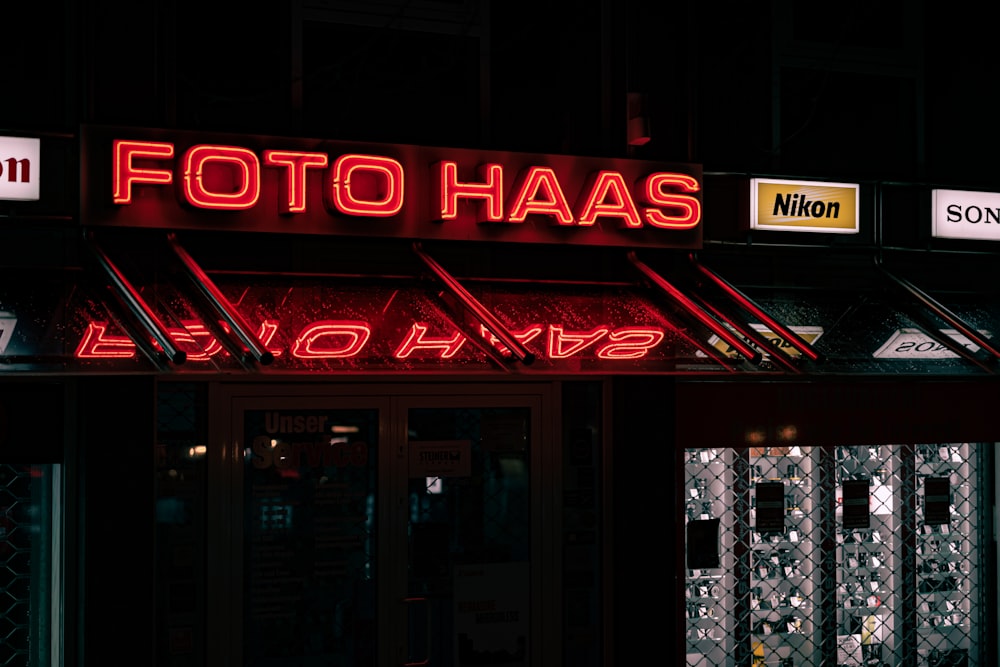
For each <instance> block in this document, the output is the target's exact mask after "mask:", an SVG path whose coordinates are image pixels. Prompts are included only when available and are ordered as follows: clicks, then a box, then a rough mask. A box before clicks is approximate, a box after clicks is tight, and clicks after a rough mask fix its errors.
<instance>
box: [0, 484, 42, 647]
mask: <svg viewBox="0 0 1000 667" xmlns="http://www.w3.org/2000/svg"><path fill="white" fill-rule="evenodd" d="M33 532H34V531H33V526H32V520H31V466H26V465H8V464H0V665H5V666H6V665H11V666H14V665H27V664H29V649H30V644H29V622H30V616H29V613H28V609H29V607H30V604H31V600H30V596H29V593H30V582H31V548H32V533H33Z"/></svg>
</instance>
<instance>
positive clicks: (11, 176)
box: [0, 137, 41, 201]
mask: <svg viewBox="0 0 1000 667" xmlns="http://www.w3.org/2000/svg"><path fill="white" fill-rule="evenodd" d="M40 166H41V140H40V139H28V138H22V137H0V199H11V200H17V201H38V198H39V195H38V192H39V189H38V182H39V167H40Z"/></svg>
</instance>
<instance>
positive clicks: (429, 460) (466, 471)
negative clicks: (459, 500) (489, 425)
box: [410, 440, 472, 477]
mask: <svg viewBox="0 0 1000 667" xmlns="http://www.w3.org/2000/svg"><path fill="white" fill-rule="evenodd" d="M470 475H472V442H471V441H469V440H433V441H431V440H428V441H426V442H420V441H417V442H411V443H410V477H469V476H470Z"/></svg>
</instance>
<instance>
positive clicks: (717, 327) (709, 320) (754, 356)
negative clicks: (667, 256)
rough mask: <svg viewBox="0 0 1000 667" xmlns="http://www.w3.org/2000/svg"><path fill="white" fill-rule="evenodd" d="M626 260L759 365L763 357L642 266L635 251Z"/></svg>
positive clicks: (652, 271)
mask: <svg viewBox="0 0 1000 667" xmlns="http://www.w3.org/2000/svg"><path fill="white" fill-rule="evenodd" d="M628 259H629V261H630V262H632V264H633V265H634V266H635V267H636V268H637V269H639V271H640V272H641V273H642V274H643V275H644V276H646V277H647V278H648V279H649V280H650V282H652V283H653V284H654V285H656V286H657V287H658V288H659V289H660V290H662V291H663V293H664V294H666V295H667V296H668V297H670V299H671V300H672V301H673V302H674V303H676V304H677V305H678V306H680V307H681V308H683V309H684V310H685V311H686V312H688V313H689V314H690V315H691V316H692V317H694V318H695V319H696V320H698V322H700V323H701V324H702V325H704V326H705V327H707V328H708V329H709V330H711V331H712V333H714V334H715V335H716V336H718V337H719V338H721V339H722V340H724V341H725V342H726V343H728V344H729V346H730V347H732V348H733V349H734V350H736V351H737V352H739V353H740V354H741V355H743V356H744V357H746V358H747V359H749V360H750V361H752V362H753V363H754V364H759V363H760V361H761V359H762V358H763V355H762V354H761V352H760V351H759V350H757V349H756V348H754V347H753V346H751V345H750V344H748V343H747V342H746V341H744V340H743V339H742V338H740V337H739V336H737V335H736V334H734V333H733V332H732V331H730V330H729V329H727V328H726V327H724V326H723V325H722V324H720V323H719V322H718V320H716V319H715V318H713V317H712V316H711V315H709V314H708V313H706V312H705V311H704V310H702V308H701V307H700V306H699V305H698V304H696V303H695V302H694V301H692V300H691V299H689V298H688V297H687V296H685V295H684V293H683V292H681V291H680V290H679V289H677V288H676V287H674V286H673V285H672V284H670V282H669V281H667V279H666V278H664V277H663V276H661V275H660V274H658V273H657V272H656V271H654V270H653V269H651V268H649V266H647V265H646V264H644V263H643V262H642V261H641V260H640V259H639V258H638V257H637V256H636V254H635V251H631V250H630V251H629V253H628Z"/></svg>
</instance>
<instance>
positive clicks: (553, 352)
mask: <svg viewBox="0 0 1000 667" xmlns="http://www.w3.org/2000/svg"><path fill="white" fill-rule="evenodd" d="M182 324H183V325H184V326H183V328H178V327H172V328H170V329H169V333H170V335H171V337H172V338H173V340H174V342H176V343H177V345H178V346H179V347H181V348H183V349H184V350H185V351H186V352H187V360H188V361H190V362H205V361H209V360H210V359H211V358H212V357H214V356H216V355H218V354H220V353H224V349H223V347H222V345H221V344H220V343H219V342H218V341H217V340H216V339H215V338H214V336H213V335H212V333H211V331H210V330H209V329H208V328H207V327H206V326H205V325H204V324H203V323H201V322H198V321H193V320H191V321H185V322H182ZM278 331H279V324H278V322H276V321H273V320H265V321H264V322H262V323H261V325H260V329H259V330H258V332H257V333H258V336H259V337H260V339H261V341H262V342H263V343H264V345H265V347H267V348H268V349H269V350H270V351H271V353H272V354H274V356H275V358H276V359H277V358H281V357H282V356H283V355H284V354H285V352H286V350H285V349H283V348H282V347H281V346H278V345H275V337H276V334H277V333H278ZM513 333H514V336H515V337H516V338H517V339H518V340H519V341H521V342H522V343H524V344H528V343H530V342H532V341H535V340H536V339H539V342H540V344H541V345H542V346H543V347H544V349H545V354H544V357H545V358H547V359H549V360H558V359H569V358H571V357H576V356H581V355H585V354H589V355H593V356H594V357H596V358H597V359H603V360H627V359H642V358H644V357H646V356H647V355H648V354H649V353H650V351H651V350H652V349H653V348H655V347H656V346H657V345H659V344H660V343H661V342H663V340H664V338H665V336H666V331H665V330H664V329H661V328H659V327H650V326H625V327H615V328H612V327H610V326H598V327H594V328H592V329H589V330H571V329H567V328H565V327H563V326H561V325H555V324H550V325H533V326H530V327H527V328H524V329H521V330H516V331H514V332H513ZM480 334H481V335H482V336H483V338H484V339H485V340H486V341H487V342H488V343H489V344H491V345H493V346H494V347H495V348H496V349H497V350H498V351H500V352H501V353H506V354H509V351H508V350H507V349H506V348H505V347H504V346H503V345H502V344H501V343H500V342H499V341H498V340H497V339H496V338H494V337H493V336H491V335H490V334H489V332H488V331H486V329H485V328H481V329H480ZM371 337H372V328H371V326H370V325H369V324H368V323H367V322H361V321H348V320H318V321H315V322H310V323H309V324H307V325H305V326H304V327H303V328H302V329H301V330H300V331H298V332H297V334H296V335H295V337H294V339H292V342H291V344H290V345H289V346H288V349H287V353H288V354H289V355H290V356H291V357H294V358H295V359H300V360H335V359H350V358H354V357H358V356H359V355H362V354H363V353H364V352H365V351H366V347H368V345H369V342H370V340H371ZM467 340H468V339H467V337H466V336H465V334H463V333H462V332H461V331H457V330H453V331H450V332H444V333H441V332H437V333H432V332H431V328H430V327H429V326H428V325H427V324H426V323H423V322H413V323H412V324H411V325H410V327H409V329H408V330H407V331H406V332H404V334H403V335H402V336H401V337H400V338H399V340H398V341H396V342H395V343H394V345H393V351H392V354H391V356H392V358H393V359H395V360H399V361H401V360H405V359H408V358H410V357H411V356H417V357H422V358H425V359H434V360H448V359H451V358H453V357H455V356H456V355H457V354H458V353H459V351H460V350H462V349H463V347H464V346H465V344H466V342H467ZM135 355H136V345H135V343H134V342H133V341H132V340H131V339H130V338H128V337H127V336H124V335H119V334H112V333H109V331H108V323H107V322H97V321H91V322H89V323H88V325H87V327H86V329H85V330H84V332H83V335H82V337H81V339H80V342H79V344H78V345H77V347H76V352H75V354H74V356H75V357H76V358H78V359H131V358H133V357H135Z"/></svg>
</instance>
